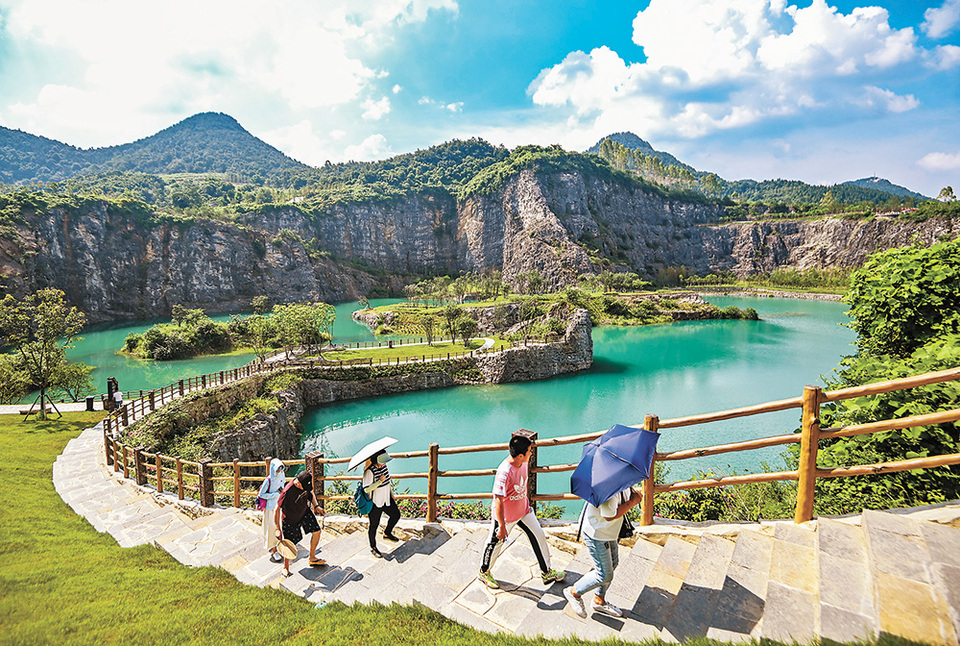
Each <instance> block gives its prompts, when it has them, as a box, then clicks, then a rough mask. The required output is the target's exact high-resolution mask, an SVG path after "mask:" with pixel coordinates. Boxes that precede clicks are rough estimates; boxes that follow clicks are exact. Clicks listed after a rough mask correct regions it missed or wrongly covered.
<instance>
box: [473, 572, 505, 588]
mask: <svg viewBox="0 0 960 646" xmlns="http://www.w3.org/2000/svg"><path fill="white" fill-rule="evenodd" d="M477 579H479V580H480V581H481V582H482V583H483V585H485V586H487V587H488V588H490V589H491V590H496V589H498V588H499V587H500V584H499V583H497V580H496V579H494V578H493V575H492V574H490V572H481V573H480V574H478V575H477Z"/></svg>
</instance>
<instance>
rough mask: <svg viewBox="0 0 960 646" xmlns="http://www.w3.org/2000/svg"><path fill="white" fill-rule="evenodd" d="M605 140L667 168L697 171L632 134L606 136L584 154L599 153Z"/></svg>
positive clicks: (619, 133)
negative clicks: (650, 158) (674, 167)
mask: <svg viewBox="0 0 960 646" xmlns="http://www.w3.org/2000/svg"><path fill="white" fill-rule="evenodd" d="M607 139H609V140H610V141H612V142H614V143H617V144H620V145H621V146H623V147H624V148H629V149H630V150H633V151H635V152H638V153H640V154H641V155H645V156H646V157H653V158H655V159H659V160H660V161H661V162H663V163H664V164H666V165H667V166H676V167H677V168H682V169H684V170H688V171H690V172H691V173H695V172H697V169H695V168H694V167H693V166H689V165H687V164H684V163H683V162H682V161H680V160H679V159H677V158H676V157H674V156H673V155H671V154H670V153H668V152H664V151H662V150H656V149H655V148H654V147H653V146H651V145H650V144H649V143H648V142H647V141H644V140H643V139H641V138H640V137H638V136H637V135H635V134H633V133H632V132H615V133H613V134H612V135H608V136H606V137H604V138H603V139H601V140H600V141H598V142H597V143H595V144H594V145H593V146H591V147H590V148H588V149H587V150H586V151H585V152H588V153H594V154H598V153H599V152H600V147H601V146H602V145H603V142H604V141H605V140H607Z"/></svg>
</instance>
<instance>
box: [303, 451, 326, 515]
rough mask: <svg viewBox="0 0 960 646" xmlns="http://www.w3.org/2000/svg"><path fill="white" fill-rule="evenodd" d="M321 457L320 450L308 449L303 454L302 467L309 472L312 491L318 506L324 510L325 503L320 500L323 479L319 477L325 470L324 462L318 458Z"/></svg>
mask: <svg viewBox="0 0 960 646" xmlns="http://www.w3.org/2000/svg"><path fill="white" fill-rule="evenodd" d="M322 459H323V453H321V452H320V451H310V452H309V453H307V454H306V455H305V456H303V468H304V470H305V471H306V472H307V473H309V474H310V477H311V478H312V480H311V482H313V493H314V495H316V496H317V502H319V503H320V508H321V509H323V510H324V511H326V505H325V504H324V501H323V500H320V496H322V495H323V482H324V481H323V480H321V479H320V478H322V477H323V474H324V472H325V469H324V464H323V462H321V461H320V460H322Z"/></svg>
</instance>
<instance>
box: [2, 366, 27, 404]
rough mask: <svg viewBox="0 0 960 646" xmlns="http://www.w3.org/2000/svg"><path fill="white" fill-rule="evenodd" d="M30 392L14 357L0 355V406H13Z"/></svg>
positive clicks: (24, 376) (25, 377)
mask: <svg viewBox="0 0 960 646" xmlns="http://www.w3.org/2000/svg"><path fill="white" fill-rule="evenodd" d="M28 392H30V384H29V383H28V381H27V376H26V375H25V374H24V372H23V370H21V369H20V364H19V362H18V358H17V356H16V355H12V354H0V404H13V403H15V402H17V401H19V400H20V398H22V397H23V396H24V395H26V394H27V393H28Z"/></svg>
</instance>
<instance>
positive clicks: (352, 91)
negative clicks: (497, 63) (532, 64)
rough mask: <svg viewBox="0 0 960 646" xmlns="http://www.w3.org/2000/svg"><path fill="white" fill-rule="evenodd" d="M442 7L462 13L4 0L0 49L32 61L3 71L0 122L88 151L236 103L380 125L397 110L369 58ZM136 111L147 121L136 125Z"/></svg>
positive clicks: (226, 2) (419, 6)
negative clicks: (352, 115) (330, 113)
mask: <svg viewBox="0 0 960 646" xmlns="http://www.w3.org/2000/svg"><path fill="white" fill-rule="evenodd" d="M435 10H442V11H447V12H451V13H456V11H457V5H456V2H454V0H375V1H371V2H363V3H356V2H351V1H350V0H325V1H324V2H322V3H301V2H294V1H292V0H280V1H278V2H273V3H270V5H269V7H267V6H266V5H264V4H263V3H260V2H255V1H254V0H205V1H204V2H199V3H197V2H192V1H190V0H168V1H167V2H162V3H141V2H127V1H125V0H96V1H95V2H90V3H88V2H84V3H80V2H64V1H62V0H0V40H2V41H3V43H4V44H5V45H6V47H7V48H8V50H17V51H18V52H20V53H22V54H24V55H23V56H21V57H20V58H19V60H18V62H21V63H22V61H27V62H26V63H25V64H22V67H20V68H18V67H17V66H16V65H12V64H10V61H7V63H8V64H7V65H5V66H0V87H2V88H8V90H9V91H4V94H6V95H7V97H8V101H9V103H7V104H2V103H0V114H2V115H3V116H5V117H12V118H13V120H14V121H15V122H16V123H17V124H18V126H20V127H22V128H24V129H27V130H30V131H40V132H44V133H45V134H47V135H48V136H53V137H58V138H61V139H64V140H67V141H70V142H71V143H78V144H81V145H105V143H120V142H124V141H129V140H131V139H132V138H136V137H139V136H143V135H144V134H151V133H152V132H153V131H155V130H157V129H158V128H160V127H165V126H167V125H170V123H171V122H172V121H173V120H174V119H172V118H171V115H176V116H178V117H180V118H182V116H187V115H189V114H192V113H194V112H199V111H203V110H222V111H227V112H232V113H234V114H239V113H241V112H242V111H241V110H239V109H238V107H239V106H241V105H245V106H255V107H256V108H259V109H261V110H264V111H267V110H274V111H279V110H283V111H284V112H286V113H288V114H290V115H292V117H293V119H296V118H297V116H298V114H297V113H300V116H302V115H303V113H305V112H306V111H310V110H316V109H336V108H337V106H344V105H357V106H358V107H360V108H361V112H362V113H363V115H364V118H365V119H370V120H376V119H379V118H382V117H383V116H384V115H385V114H387V113H388V112H389V110H390V102H389V100H388V99H386V98H385V97H381V96H379V95H377V94H376V93H375V91H374V90H373V89H372V87H371V86H372V85H373V83H374V82H375V81H376V80H378V79H381V78H383V77H384V75H385V72H384V70H381V69H376V68H374V67H372V66H370V65H368V64H367V63H366V62H365V57H364V54H365V53H366V52H370V51H373V50H376V49H377V48H382V47H384V46H386V45H388V44H389V43H390V42H391V39H392V34H393V33H394V31H395V30H396V29H397V28H398V26H402V25H405V24H410V23H416V22H420V21H423V20H425V19H426V17H427V16H428V15H429V13H430V12H431V11H435ZM41 78H42V79H44V81H42V82H38V80H37V79H41ZM14 90H16V95H17V98H16V99H13V100H11V96H12V95H13V94H14ZM361 104H362V107H361ZM134 114H137V115H141V121H140V122H137V121H132V120H131V119H130V118H129V115H134ZM104 117H106V118H104ZM291 122H293V123H296V121H293V120H292V119H291ZM95 124H98V125H95ZM104 124H107V127H108V129H107V130H106V131H105V130H104Z"/></svg>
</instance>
